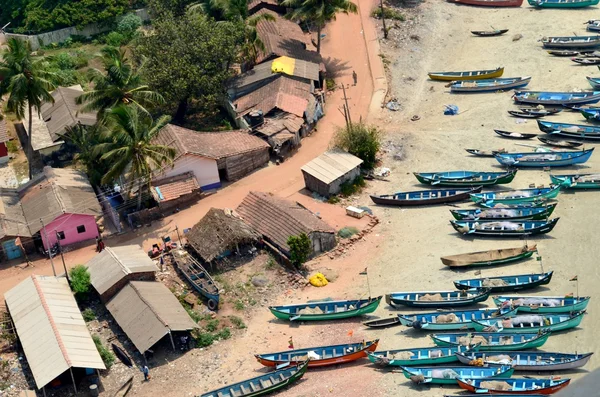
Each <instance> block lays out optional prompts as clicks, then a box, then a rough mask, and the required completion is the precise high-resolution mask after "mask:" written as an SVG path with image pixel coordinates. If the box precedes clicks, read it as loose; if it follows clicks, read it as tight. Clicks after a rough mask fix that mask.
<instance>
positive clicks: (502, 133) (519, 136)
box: [494, 130, 537, 140]
mask: <svg viewBox="0 0 600 397" xmlns="http://www.w3.org/2000/svg"><path fill="white" fill-rule="evenodd" d="M494 132H495V133H496V134H498V135H500V136H501V137H502V138H507V139H519V140H525V139H531V138H534V137H535V136H536V135H537V134H521V133H520V132H510V131H502V130H494Z"/></svg>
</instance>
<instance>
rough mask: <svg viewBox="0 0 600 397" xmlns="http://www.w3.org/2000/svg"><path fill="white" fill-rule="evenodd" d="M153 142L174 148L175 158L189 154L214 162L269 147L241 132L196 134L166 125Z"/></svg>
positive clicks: (258, 139) (172, 125)
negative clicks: (213, 160)
mask: <svg viewBox="0 0 600 397" xmlns="http://www.w3.org/2000/svg"><path fill="white" fill-rule="evenodd" d="M154 142H155V143H156V144H160V145H165V146H170V147H173V148H175V150H176V151H177V154H176V156H175V158H179V157H181V156H183V155H185V154H188V153H189V154H196V155H198V156H202V157H208V158H211V159H215V160H218V159H221V158H225V157H230V156H235V155H238V154H243V153H249V152H253V151H255V150H261V149H265V148H268V147H269V145H267V144H266V143H265V142H264V141H263V140H262V139H260V138H257V137H255V136H254V135H250V134H248V133H247V132H245V131H242V130H238V131H223V132H197V131H193V130H188V129H187V128H183V127H179V126H176V125H174V124H167V125H166V126H165V127H164V128H163V129H162V130H161V131H160V133H159V134H158V136H157V137H156V139H155V141H154Z"/></svg>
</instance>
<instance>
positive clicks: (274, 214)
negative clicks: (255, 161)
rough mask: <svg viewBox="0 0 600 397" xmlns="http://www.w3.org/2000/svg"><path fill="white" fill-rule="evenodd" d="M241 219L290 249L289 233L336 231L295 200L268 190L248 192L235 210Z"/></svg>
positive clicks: (287, 249) (292, 234) (276, 242)
mask: <svg viewBox="0 0 600 397" xmlns="http://www.w3.org/2000/svg"><path fill="white" fill-rule="evenodd" d="M236 211H237V213H238V214H240V216H241V217H242V219H243V220H244V221H246V222H247V223H248V224H250V226H252V227H253V228H254V229H255V230H256V231H258V232H259V233H260V234H262V235H263V236H265V238H267V239H268V240H270V241H271V242H273V243H275V244H277V245H278V246H279V247H281V248H282V249H284V250H285V251H289V248H290V247H289V246H288V244H287V240H288V238H289V237H290V236H297V235H299V234H301V233H305V234H307V235H308V234H309V233H311V232H326V233H335V230H334V229H333V228H332V227H331V226H329V225H328V224H327V223H325V222H323V221H322V220H321V219H319V218H317V217H316V215H315V214H313V213H312V212H310V211H309V210H308V209H306V208H305V207H303V206H301V205H300V204H298V203H295V202H292V201H289V200H285V199H282V198H279V197H276V196H274V195H272V194H270V193H262V192H250V193H248V195H247V196H246V197H245V198H244V200H243V201H242V203H241V204H240V205H239V207H237V209H236Z"/></svg>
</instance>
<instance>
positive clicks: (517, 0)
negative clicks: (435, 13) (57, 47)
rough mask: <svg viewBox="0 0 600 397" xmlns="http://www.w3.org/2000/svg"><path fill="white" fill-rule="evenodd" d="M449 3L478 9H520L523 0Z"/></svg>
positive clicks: (473, 0) (482, 0)
mask: <svg viewBox="0 0 600 397" xmlns="http://www.w3.org/2000/svg"><path fill="white" fill-rule="evenodd" d="M448 1H449V2H450V3H455V4H466V5H470V6H480V7H521V4H523V0H448Z"/></svg>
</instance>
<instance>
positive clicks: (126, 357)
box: [112, 343, 133, 368]
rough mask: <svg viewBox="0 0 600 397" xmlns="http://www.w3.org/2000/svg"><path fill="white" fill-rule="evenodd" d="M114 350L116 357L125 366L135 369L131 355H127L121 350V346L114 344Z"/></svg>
mask: <svg viewBox="0 0 600 397" xmlns="http://www.w3.org/2000/svg"><path fill="white" fill-rule="evenodd" d="M112 350H113V352H115V356H117V357H118V358H119V360H121V362H122V363H123V364H125V365H126V366H128V367H129V368H131V367H133V362H132V361H131V358H130V357H129V355H127V353H126V352H125V350H123V349H121V348H120V347H119V346H117V345H115V344H114V343H113V344H112Z"/></svg>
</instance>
